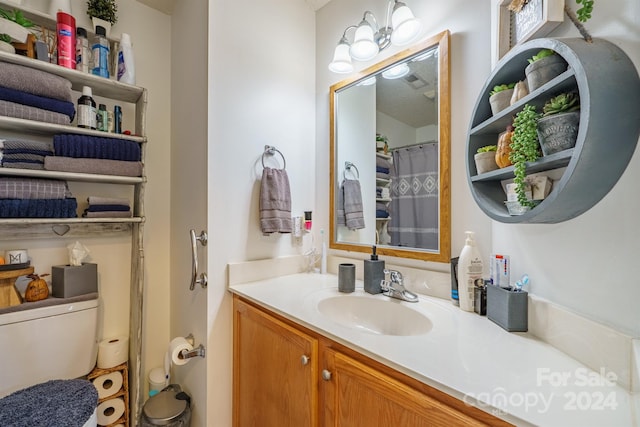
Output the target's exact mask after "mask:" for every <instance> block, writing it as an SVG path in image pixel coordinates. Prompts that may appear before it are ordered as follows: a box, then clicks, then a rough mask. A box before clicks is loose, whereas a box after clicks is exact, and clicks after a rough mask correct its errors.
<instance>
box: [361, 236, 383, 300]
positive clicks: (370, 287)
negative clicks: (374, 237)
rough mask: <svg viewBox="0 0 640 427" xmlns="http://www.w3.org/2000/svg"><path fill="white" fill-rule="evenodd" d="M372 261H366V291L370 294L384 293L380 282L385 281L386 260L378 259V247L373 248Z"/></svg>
mask: <svg viewBox="0 0 640 427" xmlns="http://www.w3.org/2000/svg"><path fill="white" fill-rule="evenodd" d="M371 250H372V253H371V259H365V260H364V290H365V292H368V293H370V294H379V293H381V292H382V288H381V287H380V282H381V281H382V280H383V279H384V260H381V259H378V254H376V247H375V246H372V247H371Z"/></svg>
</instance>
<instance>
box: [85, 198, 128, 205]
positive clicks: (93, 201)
mask: <svg viewBox="0 0 640 427" xmlns="http://www.w3.org/2000/svg"><path fill="white" fill-rule="evenodd" d="M87 202H89V204H90V205H123V206H130V203H129V199H125V198H121V197H101V196H89V197H87Z"/></svg>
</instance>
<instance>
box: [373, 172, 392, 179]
mask: <svg viewBox="0 0 640 427" xmlns="http://www.w3.org/2000/svg"><path fill="white" fill-rule="evenodd" d="M376 178H381V179H389V178H390V176H389V174H388V173H382V172H376Z"/></svg>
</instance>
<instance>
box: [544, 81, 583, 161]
mask: <svg viewBox="0 0 640 427" xmlns="http://www.w3.org/2000/svg"><path fill="white" fill-rule="evenodd" d="M579 124H580V97H579V95H578V93H577V92H575V91H572V92H565V93H561V94H560V95H557V96H555V97H553V98H551V99H550V100H548V101H547V102H546V103H545V104H544V107H543V108H542V117H540V118H539V119H538V137H539V138H540V147H541V148H542V153H543V154H544V155H545V156H548V155H550V154H553V153H557V152H559V151H563V150H567V149H569V148H573V147H574V146H575V145H576V140H577V138H578V126H579Z"/></svg>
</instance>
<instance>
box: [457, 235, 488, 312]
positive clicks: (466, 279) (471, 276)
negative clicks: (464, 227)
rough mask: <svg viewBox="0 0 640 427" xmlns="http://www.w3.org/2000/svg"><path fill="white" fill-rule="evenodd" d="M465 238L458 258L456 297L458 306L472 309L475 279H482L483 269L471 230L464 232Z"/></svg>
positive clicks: (468, 309) (463, 308)
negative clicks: (458, 302) (458, 301)
mask: <svg viewBox="0 0 640 427" xmlns="http://www.w3.org/2000/svg"><path fill="white" fill-rule="evenodd" d="M465 234H466V235H467V238H466V240H465V244H464V247H463V248H462V252H460V259H459V260H458V277H459V279H460V280H459V282H458V298H459V300H460V308H461V309H462V310H464V311H473V297H474V287H475V283H476V280H478V279H482V277H483V274H484V271H483V265H482V258H481V257H480V251H479V250H478V247H477V246H476V242H475V240H474V235H475V233H474V232H473V231H467V232H465Z"/></svg>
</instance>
